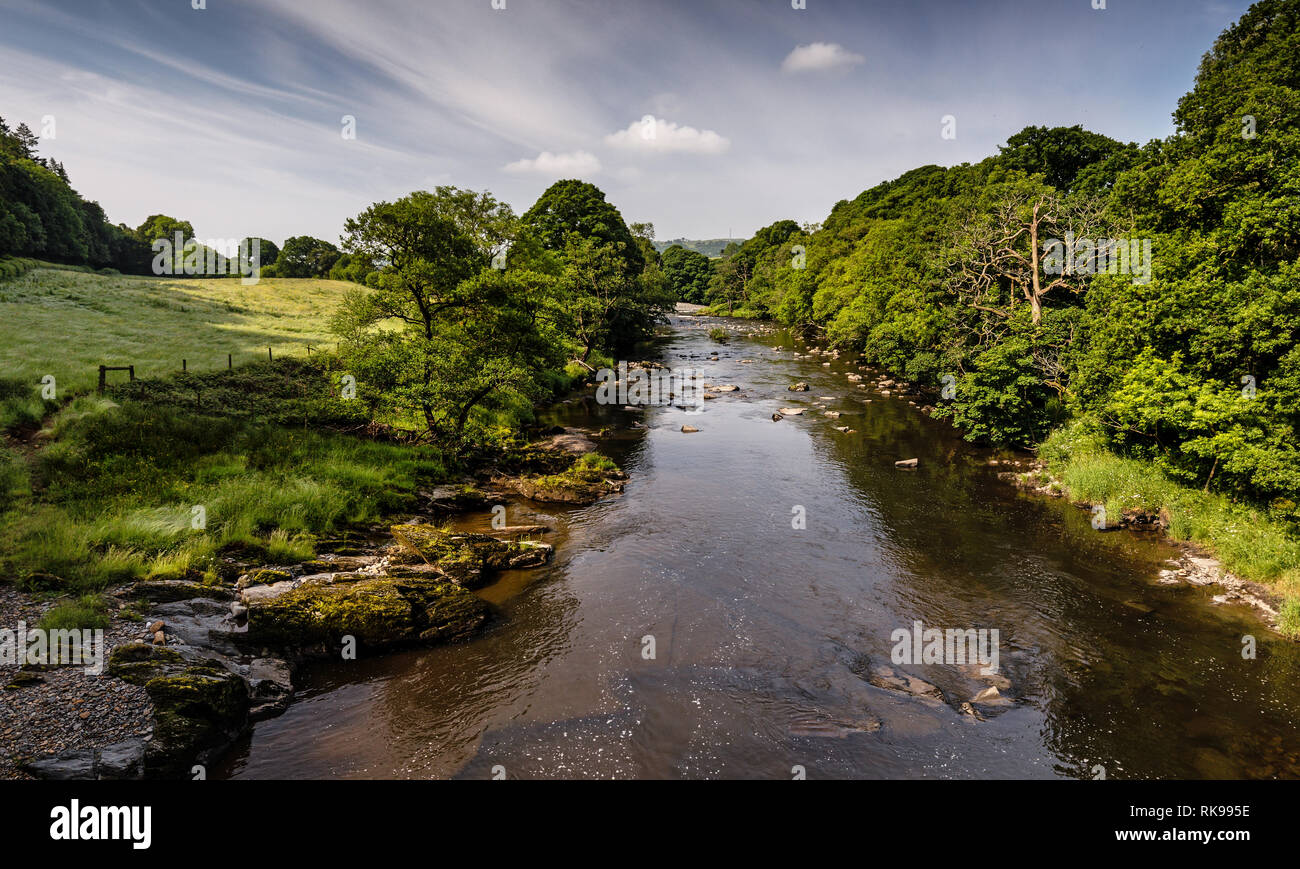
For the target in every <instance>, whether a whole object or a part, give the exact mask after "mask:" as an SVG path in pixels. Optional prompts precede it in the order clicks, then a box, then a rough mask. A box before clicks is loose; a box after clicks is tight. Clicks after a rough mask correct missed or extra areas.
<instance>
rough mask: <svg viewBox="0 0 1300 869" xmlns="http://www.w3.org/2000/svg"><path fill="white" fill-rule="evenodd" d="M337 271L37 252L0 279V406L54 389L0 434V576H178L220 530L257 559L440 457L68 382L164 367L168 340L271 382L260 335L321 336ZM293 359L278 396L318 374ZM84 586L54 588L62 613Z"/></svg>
mask: <svg viewBox="0 0 1300 869" xmlns="http://www.w3.org/2000/svg"><path fill="white" fill-rule="evenodd" d="M350 286H351V285H350V284H347V283H342V282H336V281H327V280H293V279H272V280H267V281H262V282H260V283H258V284H256V285H253V286H243V285H242V284H241V283H240V281H239V279H238V278H234V279H227V278H216V279H193V280H184V279H183V280H176V279H166V278H148V277H143V278H142V277H126V276H109V275H100V274H93V273H87V272H83V271H74V270H60V269H56V268H53V267H51V268H37V269H34V270H31V271H28V272H27V273H26V274H23V275H21V276H18V277H15V278H12V279H10V280H7V281H5V280H0V360H2V361H3V366H4V374H5V376H6V378H8V379H12V380H16V381H20V382H29V383H30V384H31V386H32V395H33V397H32V398H31V399H27V398H23V397H18V398H15V399H12V400H11V404H7V405H6V406H5V407H4V408H3V410H5V411H12V412H6V413H5V414H4V416H5V418H4V419H3V420H0V424H2V425H4V426H8V425H10V424H12V423H14V422H16V421H19V420H23V421H32V420H36V419H40V418H41V416H42V415H43V414H44V413H48V412H50V411H51V410H54V409H56V408H59V406H60V405H63V406H62V408H61V409H58V410H57V414H56V415H55V417H54V420H53V423H52V424H51V426H50V431H49V433H48V434H46V435H42V436H41V437H39V438H37V439H36V440H35V441H33V442H32V443H31V444H28V445H22V444H17V443H15V444H11V445H10V446H9V447H6V448H0V581H3V580H6V579H7V580H18V581H22V580H23V578H24V577H27V576H28V575H29V574H32V573H33V572H36V573H49V574H53V575H54V576H56V577H58V578H59V580H60V582H58V583H55V584H54V585H53V587H51V588H50V589H49V590H52V591H61V592H64V593H69V594H73V595H77V594H82V593H84V592H94V591H97V590H99V589H102V588H104V587H105V586H107V585H110V584H112V583H115V582H122V581H130V580H132V579H138V578H142V577H154V578H171V577H177V576H191V577H193V576H196V575H200V574H203V573H205V572H208V571H210V570H211V568H212V565H213V556H214V554H215V553H216V551H217V549H218V547H220V546H222V545H225V544H231V543H239V544H245V545H254V546H260V547H263V548H264V549H265V550H266V552H267V557H268V558H269V559H271V560H275V559H277V558H280V557H282V558H284V559H287V560H293V559H295V558H302V557H306V556H308V555H310V553H311V550H312V546H311V541H310V537H305V538H299V536H298V535H302V534H311V533H322V532H329V531H330V530H331V529H337V528H340V527H343V526H346V525H349V524H351V523H355V522H366V521H373V520H374V519H376V518H379V517H380V516H382V515H384V514H386V513H387V512H388V511H389V510H392V509H394V508H395V507H397V506H398V505H400V504H402V503H403V502H404V501H405V500H406V499H409V497H410V495H411V493H412V492H413V491H414V489H415V487H416V485H417V482H418V481H419V480H420V479H429V478H438V477H440V476H442V475H444V474H445V469H444V466H443V464H442V461H441V457H440V456H439V455H438V454H437V453H436V452H435V451H432V450H428V449H422V448H408V447H401V446H397V445H391V444H379V443H372V442H368V441H364V440H359V439H356V438H353V437H350V436H346V435H341V434H335V433H331V432H329V431H311V430H303V429H301V428H300V427H299V428H293V427H283V428H282V427H278V426H275V425H269V424H265V423H263V422H261V421H259V420H258V419H249V418H246V415H245V416H244V417H240V416H238V415H237V416H235V417H230V416H227V415H226V414H225V412H224V410H223V408H221V407H211V408H210V410H211V411H212V412H213V413H215V414H216V415H217V417H218V418H220V419H222V420H224V421H217V420H206V419H199V418H196V417H195V416H194V415H193V414H192V413H191V412H189V411H186V410H184V409H182V408H179V407H175V408H173V407H170V406H167V405H166V403H165V402H164V403H162V404H137V403H136V402H128V403H127V404H125V405H123V406H121V407H119V406H118V405H116V404H115V403H114V402H112V401H110V400H108V399H96V398H94V397H91V396H87V395H85V393H88V392H91V391H93V390H94V388H95V384H96V381H97V366H98V365H99V364H100V363H104V364H127V363H130V364H134V365H135V366H136V374H137V376H138V377H151V376H152V377H162V378H167V377H169V376H171V375H173V374H177V373H179V370H180V360H181V359H182V358H187V359H188V361H189V368H190V370H191V371H192V372H201V371H204V370H208V371H211V370H221V369H224V368H225V367H226V353H228V352H229V353H233V354H234V357H235V362H236V370H235V372H234V373H233V374H231V375H225V374H221V375H218V376H220V377H221V378H222V380H223V382H224V381H225V378H226V377H229V378H230V383H231V384H232V387H231V388H232V390H233V391H234V392H240V391H241V390H242V391H251V393H257V392H258V391H260V390H263V389H265V388H268V386H270V385H273V383H272V381H269V380H268V379H267V372H268V370H269V366H266V365H265V364H264V361H265V358H266V357H265V352H266V350H265V348H266V346H267V345H268V344H269V345H270V346H272V347H273V348H274V349H275V353H276V358H277V360H279V359H282V358H283V357H286V356H291V355H298V356H302V355H304V354H305V353H306V348H307V345H308V344H309V343H310V344H312V345H314V346H328V347H329V348H330V349H332V348H333V342H332V339H331V337H330V335H329V332H328V328H327V323H328V318H329V315H330V314H331V313H332V312H333V311H334V309H335V307H336V305H337V304H338V302H339V300H340V298H341V296H342V294H343V292H344V291H345V290H346V289H348V288H349V287H350ZM250 362H258V363H260V364H255V365H246V364H244V363H250ZM277 367H278V368H283V366H277ZM45 374H53V375H54V376H55V377H56V378H57V379H58V387H59V402H58V403H45V402H42V401H40V399H39V397H38V396H37V390H38V389H39V386H40V379H41V377H42V376H44V375H45ZM296 376H300V377H303V378H305V379H303V380H302V381H301V383H297V382H295V383H290V384H288V388H289V390H290V393H289V395H287V396H286V398H291V397H292V396H294V395H296V394H298V392H299V391H302V392H303V393H311V392H315V391H326V390H327V389H328V384H327V382H326V379H325V378H324V377H322V376H319V375H318V374H313V373H312V372H311V371H306V372H303V373H302V374H300V375H296ZM118 377H124V375H118ZM78 394H80V395H81V396H82V397H80V398H76V399H75V400H73V401H71V402H70V403H67V402H68V400H69V399H72V398H74V396H76V395H78ZM209 394H211V393H209ZM210 400H212V399H210ZM215 400H218V401H219V399H215ZM232 410H236V408H232ZM38 445H39V448H37V449H33V447H35V446H38ZM195 505H202V506H203V507H204V508H205V510H206V519H207V527H206V529H204V530H201V531H200V530H195V529H194V528H192V527H191V516H192V509H193V507H194V506H195ZM42 587H45V586H42ZM85 600H89V598H87V599H82V600H81V601H74V602H71V603H69V604H68V606H67V609H68V610H69V613H71V611H72V610H73V609H76V608H77V607H79V606H80V607H82V608H83V609H84V608H85V607H84V601H85ZM69 617H72V616H71V615H70V616H69ZM76 619H77V620H84V619H83V618H82V616H76Z"/></svg>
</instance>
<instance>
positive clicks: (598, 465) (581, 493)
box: [506, 453, 627, 505]
mask: <svg viewBox="0 0 1300 869" xmlns="http://www.w3.org/2000/svg"><path fill="white" fill-rule="evenodd" d="M626 479H627V475H626V474H624V473H623V472H622V471H621V470H620V469H619V467H618V465H616V464H614V463H613V462H612V461H610V460H609V459H607V458H605V457H604V456H600V455H597V454H595V453H588V454H587V455H585V456H582V457H581V458H579V459H578V460H577V461H575V462H574V463H573V464H572V465H571V466H570V467H569V468H568V469H567V470H565V471H562V472H560V473H557V474H547V475H545V476H540V477H519V478H517V479H514V480H509V481H506V482H507V484H508V485H511V486H512V487H513V488H514V489H515V490H516V491H518V492H519V494H521V495H523V496H524V497H525V498H529V499H531V500H533V501H542V502H549V503H560V504H579V505H582V504H592V503H594V502H595V501H597V500H598V499H600V498H601V497H603V496H605V495H610V494H613V493H615V492H621V491H623V482H622V481H623V480H626Z"/></svg>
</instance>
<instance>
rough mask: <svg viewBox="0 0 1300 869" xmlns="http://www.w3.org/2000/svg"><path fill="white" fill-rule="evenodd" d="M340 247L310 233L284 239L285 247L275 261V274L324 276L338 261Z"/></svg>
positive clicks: (281, 275) (303, 276) (305, 276)
mask: <svg viewBox="0 0 1300 869" xmlns="http://www.w3.org/2000/svg"><path fill="white" fill-rule="evenodd" d="M340 255H341V254H340V253H339V249H338V248H337V247H335V246H334V245H332V244H330V243H329V242H328V241H322V240H321V239H319V238H312V237H311V236H309V235H295V236H294V237H292V238H287V239H285V241H284V248H283V249H282V250H281V251H280V253H279V256H277V257H276V259H275V261H274V265H275V275H276V276H277V277H281V278H323V277H328V276H329V273H330V269H331V268H333V266H334V263H335V262H337V261H338V259H339V256H340Z"/></svg>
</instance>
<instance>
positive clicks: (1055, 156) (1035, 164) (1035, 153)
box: [998, 124, 1136, 193]
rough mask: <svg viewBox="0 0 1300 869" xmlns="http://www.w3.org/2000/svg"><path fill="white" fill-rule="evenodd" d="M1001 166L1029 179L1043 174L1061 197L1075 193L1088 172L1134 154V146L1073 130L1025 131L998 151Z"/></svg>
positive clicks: (1052, 128) (1041, 129)
mask: <svg viewBox="0 0 1300 869" xmlns="http://www.w3.org/2000/svg"><path fill="white" fill-rule="evenodd" d="M998 150H999V151H1001V156H1000V157H999V158H998V162H999V163H1001V164H1002V165H1003V166H1005V167H1007V168H1008V169H1015V170H1017V171H1020V172H1023V173H1024V174H1026V175H1036V174H1041V175H1042V176H1043V180H1044V181H1046V182H1047V184H1048V186H1050V187H1053V188H1055V189H1056V190H1058V191H1060V192H1061V193H1069V192H1071V191H1072V190H1074V189H1075V182H1076V180H1077V179H1078V178H1079V176H1080V174H1081V173H1083V171H1084V170H1085V169H1087V168H1088V167H1089V166H1092V165H1094V164H1097V163H1102V162H1104V161H1106V160H1107V159H1109V158H1110V157H1112V156H1113V155H1115V154H1117V153H1120V152H1124V151H1126V152H1128V153H1130V154H1131V153H1133V152H1135V151H1136V146H1134V145H1127V146H1126V145H1124V144H1123V143H1121V142H1117V141H1116V140H1114V139H1112V138H1110V137H1108V136H1103V135H1101V134H1100V133H1090V132H1088V131H1087V130H1085V129H1084V128H1083V127H1081V126H1079V125H1077V124H1076V125H1075V126H1073V127H1051V128H1048V127H1025V128H1024V129H1023V130H1021V131H1020V132H1019V133H1016V134H1015V135H1014V136H1011V137H1009V138H1008V139H1007V143H1006V144H1005V145H1003V146H1001V147H1000V148H999V149H998Z"/></svg>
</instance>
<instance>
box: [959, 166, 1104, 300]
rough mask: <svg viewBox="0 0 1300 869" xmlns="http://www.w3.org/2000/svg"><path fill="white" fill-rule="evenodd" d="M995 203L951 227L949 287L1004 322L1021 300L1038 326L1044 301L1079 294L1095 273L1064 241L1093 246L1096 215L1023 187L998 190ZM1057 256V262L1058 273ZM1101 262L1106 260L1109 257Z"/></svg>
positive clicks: (1086, 204)
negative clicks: (1057, 293) (1056, 294)
mask: <svg viewBox="0 0 1300 869" xmlns="http://www.w3.org/2000/svg"><path fill="white" fill-rule="evenodd" d="M996 195H997V196H998V197H999V198H998V200H997V201H996V202H995V203H994V205H993V207H992V208H991V209H987V208H977V209H975V210H972V211H970V212H968V213H967V214H966V215H965V216H964V217H963V218H962V219H961V221H960V223H959V224H958V226H957V227H956V229H955V231H954V233H953V236H952V247H951V251H950V255H951V263H950V267H951V279H950V287H951V288H952V290H953V292H954V293H955V294H956V295H957V296H958V297H960V298H961V299H962V300H963V301H964V302H965V304H967V305H969V306H970V307H972V308H974V309H976V310H978V311H982V312H984V313H987V314H992V315H994V316H996V317H1000V318H1002V319H1004V320H1005V319H1007V318H1009V317H1010V316H1011V315H1012V314H1014V313H1015V307H1016V303H1017V301H1019V300H1022V299H1023V300H1024V301H1026V302H1028V303H1029V307H1030V311H1031V312H1032V319H1033V323H1034V324H1035V325H1037V324H1038V323H1039V322H1040V321H1041V320H1042V316H1043V299H1044V297H1046V296H1047V294H1048V293H1050V292H1051V291H1052V290H1056V289H1060V288H1065V289H1069V290H1072V291H1074V292H1079V291H1081V290H1082V288H1083V285H1084V284H1085V283H1086V281H1087V278H1088V276H1089V275H1091V274H1092V273H1093V268H1094V267H1093V265H1092V264H1091V261H1090V262H1088V263H1085V262H1083V261H1082V260H1079V259H1077V258H1076V254H1078V253H1079V252H1078V251H1076V250H1075V249H1074V248H1073V246H1072V245H1070V246H1067V239H1075V238H1078V239H1091V238H1093V232H1094V231H1095V230H1096V229H1097V228H1099V227H1100V226H1101V216H1100V211H1101V207H1100V205H1099V204H1097V203H1095V202H1091V201H1088V200H1084V199H1079V198H1075V199H1067V198H1065V197H1063V196H1061V195H1060V194H1059V193H1057V192H1056V191H1054V190H1051V189H1050V188H1038V189H1035V185H1034V184H1033V182H1027V181H1023V180H1012V181H1010V182H1008V183H1006V184H1004V185H1001V186H1000V190H999V192H998V194H996ZM1054 256H1055V257H1057V258H1059V259H1058V260H1056V261H1057V262H1058V263H1059V265H1058V267H1056V268H1053V267H1052V263H1053V257H1054ZM1106 256H1107V259H1108V260H1109V257H1110V253H1109V252H1107V254H1106ZM1093 260H1094V261H1095V247H1094V250H1093Z"/></svg>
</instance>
